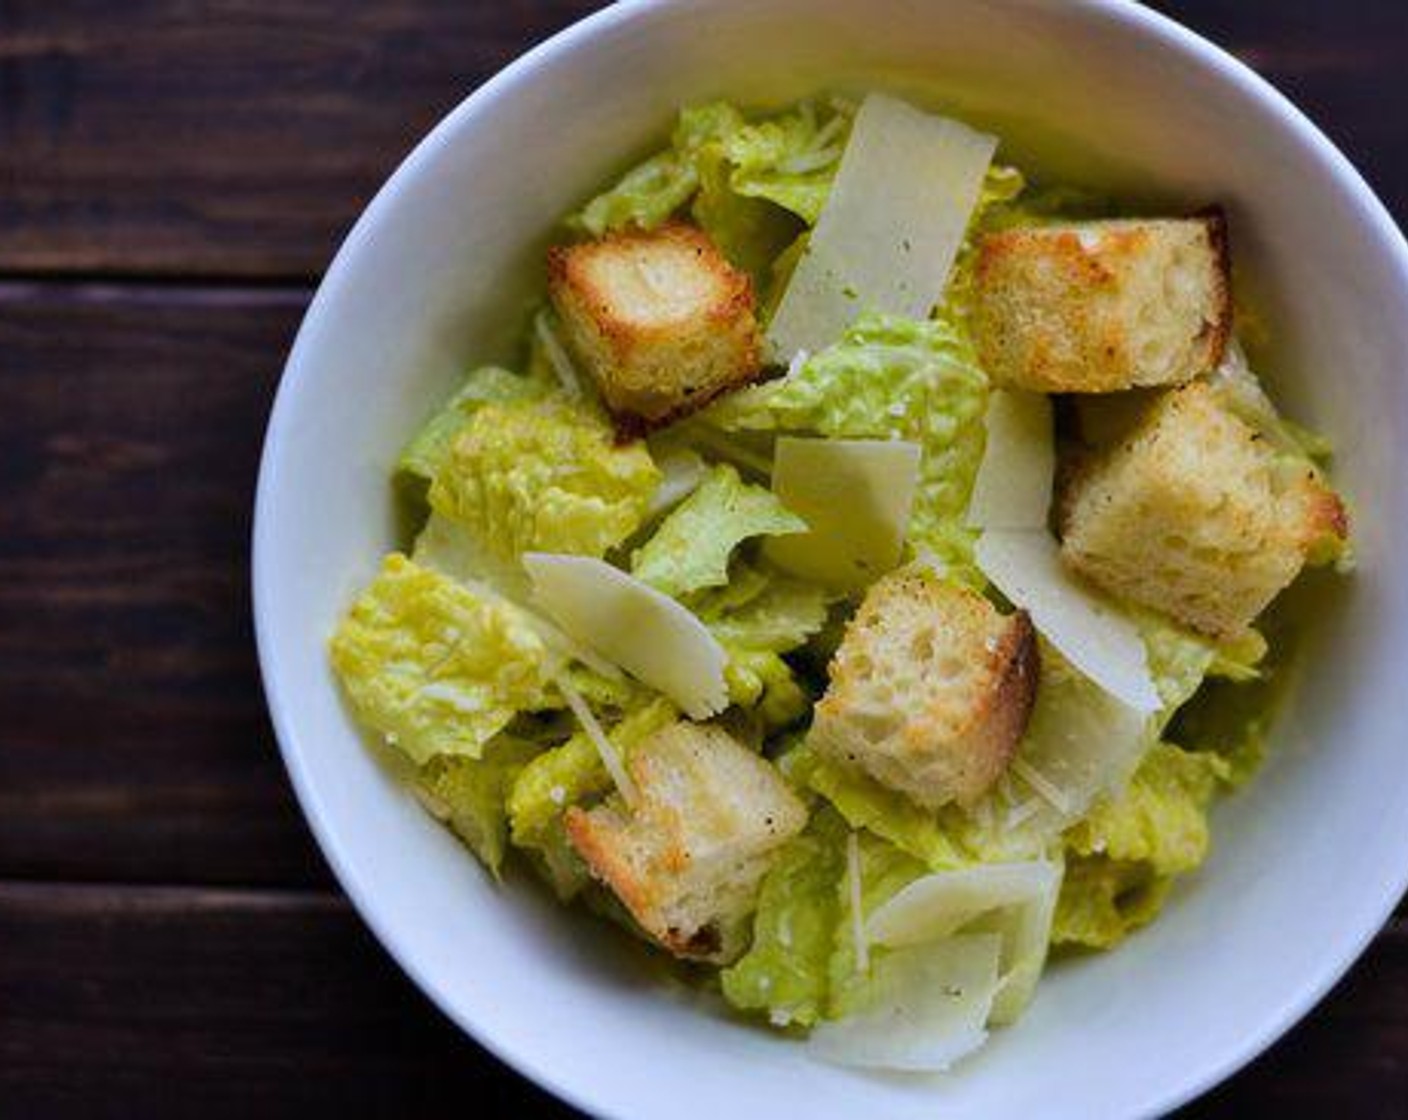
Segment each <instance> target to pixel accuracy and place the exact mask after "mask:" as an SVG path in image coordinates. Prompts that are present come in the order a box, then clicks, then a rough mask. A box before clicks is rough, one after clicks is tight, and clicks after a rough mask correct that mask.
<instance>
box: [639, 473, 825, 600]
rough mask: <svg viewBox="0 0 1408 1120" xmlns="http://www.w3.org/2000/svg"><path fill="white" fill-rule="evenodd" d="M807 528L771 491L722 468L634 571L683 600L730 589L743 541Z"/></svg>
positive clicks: (668, 523) (643, 551)
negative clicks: (707, 591)
mask: <svg viewBox="0 0 1408 1120" xmlns="http://www.w3.org/2000/svg"><path fill="white" fill-rule="evenodd" d="M806 528H807V524H806V522H805V521H803V520H802V519H801V518H800V517H798V516H797V515H796V514H794V513H791V512H789V511H788V509H787V508H786V507H785V506H783V504H782V503H781V502H780V501H778V499H777V497H776V496H775V495H774V494H773V493H772V491H770V490H766V489H764V488H763V487H761V486H753V485H750V484H748V483H745V482H744V481H743V480H742V479H741V478H739V476H738V471H736V470H735V469H734V468H733V467H731V466H728V465H727V464H720V465H718V466H715V467H712V468H711V469H710V470H709V473H708V474H707V475H706V476H705V478H704V481H703V482H702V483H701V484H700V485H699V487H698V489H696V490H695V491H694V493H693V494H691V495H690V496H689V497H688V498H686V499H685V501H684V503H683V504H682V505H680V507H679V508H678V509H676V510H675V511H674V512H673V513H672V514H670V515H669V516H668V517H666V518H665V520H664V521H663V522H661V524H660V527H659V528H658V529H656V531H655V533H654V535H653V536H652V537H651V538H650V539H649V540H648V541H646V543H645V544H644V545H643V546H642V547H641V548H639V549H637V550H636V553H635V555H634V556H633V557H632V560H631V570H632V572H633V574H634V575H635V577H636V578H637V579H641V580H644V581H645V582H646V583H648V584H650V585H651V586H652V587H654V588H655V589H656V590H657V591H663V592H664V593H665V594H666V595H673V596H675V597H676V598H681V597H683V596H685V595H688V594H690V593H691V592H694V591H699V590H701V589H703V588H706V587H719V586H722V585H723V584H726V583H728V578H729V576H728V568H729V558H730V557H731V556H732V555H733V551H734V549H735V548H737V547H738V545H739V544H741V543H742V542H743V541H745V540H748V539H749V538H751V537H758V536H765V535H773V534H779V533H784V534H785V533H801V532H805V531H806Z"/></svg>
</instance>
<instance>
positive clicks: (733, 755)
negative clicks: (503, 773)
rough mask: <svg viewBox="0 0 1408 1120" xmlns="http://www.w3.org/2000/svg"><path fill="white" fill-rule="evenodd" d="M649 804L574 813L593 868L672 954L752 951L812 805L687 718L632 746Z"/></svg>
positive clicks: (713, 957) (726, 955)
mask: <svg viewBox="0 0 1408 1120" xmlns="http://www.w3.org/2000/svg"><path fill="white" fill-rule="evenodd" d="M629 769H630V773H631V777H632V778H633V779H634V780H635V784H636V788H637V790H638V792H639V795H640V798H639V803H638V804H637V805H636V807H635V809H634V810H631V809H628V808H627V807H626V806H625V804H624V803H623V802H622V801H621V799H620V798H619V797H612V798H611V799H609V800H608V801H606V802H605V803H603V804H602V805H599V806H597V807H596V808H594V809H591V810H590V811H583V810H582V809H578V808H572V809H570V810H568V812H567V815H566V824H567V834H568V836H569V837H570V838H571V841H572V845H573V847H575V848H576V849H577V851H578V853H579V854H580V855H581V856H582V858H583V859H584V860H586V862H587V865H588V866H589V867H590V868H591V870H592V874H593V875H595V876H596V877H597V878H598V879H600V880H602V881H603V882H604V883H606V884H607V885H608V886H609V887H610V888H611V889H612V890H613V891H615V892H616V895H617V897H618V898H620V900H621V901H622V902H623V903H624V904H625V906H626V908H627V909H628V910H630V912H631V914H632V915H633V916H634V917H635V919H636V921H637V922H638V923H640V925H641V927H642V928H643V929H644V930H645V931H646V932H647V933H648V934H650V936H651V937H653V938H655V939H656V940H657V941H659V942H660V943H661V944H662V945H664V946H665V947H666V948H667V949H669V950H670V951H671V952H672V953H674V954H675V955H677V956H681V957H691V958H695V959H699V960H709V961H717V962H726V961H729V960H732V959H733V958H734V957H735V956H737V955H738V953H739V952H740V951H741V950H742V948H743V947H744V942H745V941H746V934H747V919H748V916H749V915H750V914H751V913H752V911H753V908H754V905H755V903H756V901H757V893H758V884H759V883H760V881H761V880H762V877H763V875H764V873H765V872H766V871H767V869H768V867H769V866H770V864H771V862H772V857H773V855H774V854H775V853H776V851H777V848H778V846H779V845H780V844H782V843H783V842H784V841H786V840H789V839H791V838H792V837H793V836H795V835H796V834H797V833H798V832H800V831H801V830H802V828H803V826H804V825H805V824H806V823H807V810H806V807H805V806H804V805H803V804H802V803H801V801H799V800H798V799H797V796H796V795H795V794H794V793H793V792H792V791H791V789H790V788H789V787H788V785H787V783H786V782H785V781H784V780H783V779H782V777H781V775H779V774H778V772H777V771H776V770H775V769H773V767H772V765H771V764H770V763H768V762H767V761H766V760H765V759H763V758H760V757H759V756H758V755H756V754H754V753H753V752H752V751H750V750H748V749H747V748H746V747H744V746H743V745H742V744H740V743H739V742H738V741H737V740H735V739H734V738H733V737H732V736H731V735H729V734H728V733H727V732H726V731H724V730H722V729H721V728H718V727H714V726H711V725H708V724H696V723H683V722H682V723H676V724H673V725H671V726H670V727H666V728H664V729H663V730H661V731H658V732H656V733H655V734H654V735H652V736H651V737H650V738H649V739H647V740H646V741H645V742H643V743H641V744H640V745H639V746H637V747H636V749H635V750H634V751H633V752H632V753H631V757H630V763H629Z"/></svg>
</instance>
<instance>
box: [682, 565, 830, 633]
mask: <svg viewBox="0 0 1408 1120" xmlns="http://www.w3.org/2000/svg"><path fill="white" fill-rule="evenodd" d="M829 598H830V597H829V595H828V594H827V592H826V589H825V588H823V587H820V586H818V585H817V584H814V583H810V582H808V581H806V580H800V579H793V578H792V577H791V576H787V575H783V574H781V573H780V572H776V571H774V570H773V569H771V568H764V567H747V566H742V565H735V566H734V570H733V575H732V576H731V578H730V580H729V584H728V587H726V588H720V589H719V590H718V591H716V592H709V593H708V594H706V595H703V596H698V597H696V598H695V599H693V600H691V602H690V604H689V606H690V608H691V609H692V610H693V611H694V613H695V614H696V615H697V616H698V617H699V620H700V621H701V622H703V623H704V625H706V626H707V627H709V629H710V630H711V631H712V632H713V635H714V637H716V638H717V639H718V640H719V641H720V642H721V643H722V644H723V645H724V646H731V647H735V648H739V649H752V650H768V651H770V652H772V653H787V652H788V651H790V650H794V649H797V648H798V647H800V646H802V645H804V644H805V643H806V641H807V640H808V639H809V638H810V637H811V636H812V635H813V634H816V633H818V632H819V631H820V630H821V629H822V627H824V626H825V625H826V622H827V606H828V601H829Z"/></svg>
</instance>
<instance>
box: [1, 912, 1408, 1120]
mask: <svg viewBox="0 0 1408 1120" xmlns="http://www.w3.org/2000/svg"><path fill="white" fill-rule="evenodd" d="M0 944H2V945H4V946H5V951H4V952H3V953H0V1100H3V1101H4V1102H5V1103H6V1105H7V1106H9V1108H10V1109H11V1110H13V1112H14V1114H15V1115H40V1114H44V1115H49V1114H53V1113H54V1112H74V1113H77V1112H80V1111H81V1112H82V1113H83V1114H84V1115H101V1114H106V1113H112V1114H115V1115H123V1116H165V1115H190V1114H192V1113H195V1112H197V1111H199V1112H200V1113H202V1114H210V1115H226V1114H234V1113H237V1112H243V1113H245V1114H251V1113H252V1114H254V1115H260V1116H263V1115H268V1114H278V1115H283V1114H291V1113H294V1112H297V1111H300V1110H303V1111H304V1112H306V1111H307V1110H308V1109H309V1108H314V1109H321V1110H326V1111H327V1112H328V1113H331V1112H332V1111H333V1110H334V1109H337V1110H341V1109H351V1111H352V1112H353V1113H355V1114H358V1115H361V1114H365V1113H368V1112H373V1113H391V1112H393V1111H395V1112H400V1111H405V1112H407V1113H409V1114H412V1115H419V1114H421V1113H425V1112H429V1111H431V1110H432V1109H433V1110H434V1111H436V1112H439V1113H441V1114H447V1113H451V1112H455V1111H468V1112H469V1113H470V1114H473V1115H496V1114H499V1112H500V1110H504V1111H505V1112H507V1111H512V1112H513V1113H514V1114H532V1115H545V1116H546V1115H566V1111H565V1110H563V1109H561V1108H559V1107H556V1106H553V1105H552V1104H551V1102H549V1101H547V1099H546V1098H545V1097H544V1096H543V1094H541V1093H540V1092H538V1091H537V1090H535V1089H534V1088H532V1087H531V1086H530V1085H528V1084H527V1083H526V1082H523V1081H520V1080H518V1079H517V1078H515V1077H514V1076H513V1075H512V1074H510V1073H509V1072H507V1071H506V1070H504V1069H503V1068H502V1067H501V1066H499V1065H498V1064H497V1063H496V1062H494V1061H493V1060H492V1059H491V1058H490V1057H489V1056H488V1055H487V1054H485V1053H484V1052H483V1051H481V1050H479V1049H478V1048H477V1047H475V1046H474V1044H473V1043H471V1042H470V1041H468V1040H467V1039H465V1038H463V1037H462V1036H461V1035H459V1034H458V1032H456V1031H455V1029H454V1028H453V1027H452V1026H451V1025H450V1024H449V1023H448V1022H447V1021H446V1020H445V1019H443V1018H442V1017H441V1016H440V1015H439V1014H438V1013H436V1012H435V1011H434V1010H433V1009H432V1008H431V1007H430V1006H429V1005H428V1004H427V1003H426V1002H425V1001H424V1000H423V999H422V998H421V997H420V996H418V995H417V994H416V993H415V992H414V990H413V989H412V988H411V986H410V985H409V984H408V983H406V982H405V981H404V980H403V979H401V977H400V976H399V975H398V974H397V973H396V971H395V969H394V967H393V966H392V965H391V963H390V961H389V959H388V958H387V957H386V956H385V955H384V954H383V953H381V952H380V950H378V949H377V948H376V947H375V945H374V943H373V942H372V941H371V938H370V936H369V935H368V934H367V933H365V932H364V930H363V929H362V928H361V926H360V924H359V923H358V922H357V920H356V918H355V916H354V915H353V914H352V912H351V910H350V909H349V908H348V906H347V905H346V904H345V903H344V902H342V901H340V900H338V899H336V898H335V897H333V896H324V895H320V894H307V893H302V892H277V893H267V892H255V891H232V890H205V891H197V890H169V889H162V888H130V887H129V888H110V887H59V886H48V887H40V886H27V885H21V886H16V885H4V884H0ZM1405 1054H1408V926H1405V925H1403V924H1400V925H1398V926H1396V927H1394V928H1393V929H1392V930H1390V931H1389V932H1388V933H1386V934H1385V935H1384V936H1383V937H1382V938H1381V940H1380V941H1379V943H1378V944H1377V946H1376V947H1375V949H1374V951H1373V952H1371V953H1370V954H1369V955H1368V956H1367V957H1366V958H1365V960H1364V961H1363V962H1362V963H1361V964H1360V965H1359V967H1357V968H1356V969H1355V970H1354V972H1353V973H1352V974H1351V976H1350V977H1349V979H1348V980H1346V982H1345V983H1344V984H1343V985H1342V986H1341V988H1340V989H1339V990H1338V991H1337V992H1336V993H1335V994H1334V995H1332V996H1331V997H1330V999H1329V1000H1328V1001H1327V1003H1326V1004H1325V1006H1324V1007H1323V1008H1322V1010H1321V1012H1320V1013H1319V1014H1318V1015H1317V1016H1316V1017H1315V1018H1313V1019H1312V1020H1311V1021H1310V1022H1309V1023H1307V1024H1306V1025H1304V1026H1303V1027H1301V1028H1300V1029H1299V1030H1297V1031H1295V1032H1294V1033H1293V1034H1292V1035H1291V1036H1290V1037H1289V1038H1288V1039H1286V1040H1285V1041H1284V1042H1283V1043H1282V1044H1281V1045H1280V1046H1278V1047H1277V1048H1276V1049H1274V1050H1273V1051H1272V1052H1271V1053H1270V1054H1269V1055H1267V1056H1266V1057H1264V1058H1263V1059H1261V1060H1260V1061H1259V1062H1257V1063H1256V1064H1255V1065H1254V1066H1253V1067H1252V1068H1251V1069H1250V1070H1249V1071H1247V1072H1246V1073H1245V1074H1243V1075H1242V1076H1241V1077H1239V1078H1237V1079H1236V1080H1234V1081H1233V1082H1231V1083H1230V1084H1229V1085H1228V1086H1226V1087H1224V1088H1223V1089H1222V1090H1220V1091H1218V1092H1217V1093H1215V1094H1214V1095H1213V1096H1212V1097H1210V1098H1209V1099H1208V1100H1206V1101H1204V1102H1201V1103H1199V1104H1198V1105H1196V1106H1194V1107H1193V1108H1191V1109H1189V1110H1188V1111H1187V1113H1186V1114H1185V1115H1187V1116H1189V1117H1198V1116H1210V1117H1212V1116H1219V1117H1220V1116H1241V1115H1249V1114H1254V1113H1256V1112H1257V1111H1258V1110H1264V1111H1268V1112H1269V1111H1270V1110H1271V1109H1275V1110H1276V1112H1277V1113H1278V1114H1282V1115H1291V1116H1309V1115H1329V1114H1330V1113H1331V1112H1333V1111H1335V1110H1342V1111H1344V1113H1345V1115H1352V1116H1355V1117H1365V1118H1370V1120H1372V1118H1377V1117H1384V1118H1387V1117H1392V1116H1401V1115H1402V1102H1403V1101H1404V1100H1408V1063H1405ZM316 1114H319V1115H321V1114H323V1112H321V1111H319V1112H317V1113H316Z"/></svg>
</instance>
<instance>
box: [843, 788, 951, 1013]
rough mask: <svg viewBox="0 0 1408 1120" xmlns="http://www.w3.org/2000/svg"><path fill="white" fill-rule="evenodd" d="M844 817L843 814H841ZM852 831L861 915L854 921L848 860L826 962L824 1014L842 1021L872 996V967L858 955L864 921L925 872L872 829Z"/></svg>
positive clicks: (879, 950) (920, 864)
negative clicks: (858, 875)
mask: <svg viewBox="0 0 1408 1120" xmlns="http://www.w3.org/2000/svg"><path fill="white" fill-rule="evenodd" d="M843 815H844V814H843ZM854 835H855V841H854V842H855V845H856V869H857V870H858V871H859V873H860V889H859V895H860V915H859V919H858V920H857V916H856V915H855V913H854V911H853V909H852V906H851V902H852V898H853V896H854V895H855V894H856V893H857V892H856V888H855V886H854V884H853V883H852V882H851V879H850V872H851V868H850V866H849V862H850V861H849V860H848V861H847V863H848V866H847V869H846V873H845V874H844V875H842V876H841V882H840V883H838V884H837V893H838V895H839V898H840V911H841V912H840V914H839V916H838V920H837V922H836V928H835V931H834V934H833V941H832V950H831V960H830V963H829V964H828V966H827V971H828V974H829V977H830V985H829V987H830V999H829V1000H828V1003H827V1010H826V1017H827V1018H828V1019H841V1018H845V1017H846V1016H847V1015H850V1014H853V1013H855V1012H857V1011H859V1010H861V1009H862V1008H863V1007H864V1006H866V1005H868V1004H869V1003H870V1001H871V999H872V997H873V994H874V993H873V991H872V989H871V980H872V975H873V974H872V969H871V968H867V967H865V965H866V964H867V963H870V964H871V965H872V966H873V964H874V961H873V960H872V961H870V962H866V961H862V960H861V959H859V957H858V956H857V951H856V950H857V936H858V935H859V936H860V937H861V939H862V940H863V939H864V930H865V925H866V922H867V921H868V920H869V919H870V915H871V914H872V913H874V912H875V910H876V909H877V908H878V907H879V906H881V905H882V904H883V903H886V902H888V901H889V900H890V899H891V898H893V897H894V896H895V895H896V894H897V893H898V892H899V891H900V890H901V889H902V888H904V887H907V886H909V884H910V883H912V882H914V881H915V880H916V879H918V878H919V877H920V876H921V875H923V874H924V873H925V872H926V871H927V870H929V869H928V868H927V867H926V866H925V864H924V863H923V862H922V861H921V860H918V859H915V858H914V857H913V856H912V855H910V854H909V853H907V852H905V851H903V850H902V849H900V848H897V847H896V846H895V845H893V844H891V843H889V842H888V841H887V840H885V839H882V838H881V837H880V836H878V835H875V834H873V833H871V832H866V831H860V832H857V833H855V834H854ZM888 951H889V950H886V949H883V948H877V949H876V951H875V952H874V953H871V952H870V951H869V946H867V948H866V955H867V956H868V957H872V958H878V957H881V956H883V955H885V954H886V953H887V952H888Z"/></svg>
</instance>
